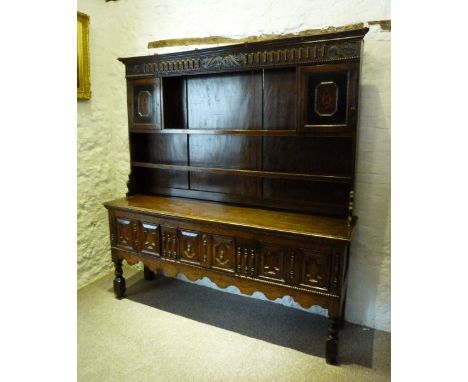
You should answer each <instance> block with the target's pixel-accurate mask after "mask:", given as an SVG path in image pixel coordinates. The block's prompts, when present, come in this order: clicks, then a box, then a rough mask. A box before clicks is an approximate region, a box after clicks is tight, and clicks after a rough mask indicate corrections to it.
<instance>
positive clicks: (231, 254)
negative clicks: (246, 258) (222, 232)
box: [211, 235, 235, 273]
mask: <svg viewBox="0 0 468 382" xmlns="http://www.w3.org/2000/svg"><path fill="white" fill-rule="evenodd" d="M211 253H212V257H211V268H214V269H218V270H222V271H227V272H232V273H234V269H235V242H234V239H233V238H232V237H228V236H218V235H216V236H213V237H212V252H211Z"/></svg>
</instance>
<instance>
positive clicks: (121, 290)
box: [114, 260, 126, 300]
mask: <svg viewBox="0 0 468 382" xmlns="http://www.w3.org/2000/svg"><path fill="white" fill-rule="evenodd" d="M114 265H115V279H114V294H115V297H116V298H118V299H119V300H120V299H121V298H122V297H123V295H124V294H125V289H126V288H125V279H124V278H123V276H122V275H123V271H122V260H114Z"/></svg>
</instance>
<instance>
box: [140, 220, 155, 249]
mask: <svg viewBox="0 0 468 382" xmlns="http://www.w3.org/2000/svg"><path fill="white" fill-rule="evenodd" d="M140 250H141V252H142V253H146V254H148V255H156V256H159V226H158V225H157V224H154V223H148V222H144V221H142V222H141V246H140Z"/></svg>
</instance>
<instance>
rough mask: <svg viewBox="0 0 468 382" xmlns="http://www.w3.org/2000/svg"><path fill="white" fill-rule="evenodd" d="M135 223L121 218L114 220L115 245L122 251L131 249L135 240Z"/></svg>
mask: <svg viewBox="0 0 468 382" xmlns="http://www.w3.org/2000/svg"><path fill="white" fill-rule="evenodd" d="M136 224H137V223H136V221H134V220H132V219H127V218H123V217H116V218H115V245H116V246H117V247H120V248H123V249H133V248H134V244H135V239H136V235H135V234H136V232H135V231H136V230H135V228H136V226H135V225H136Z"/></svg>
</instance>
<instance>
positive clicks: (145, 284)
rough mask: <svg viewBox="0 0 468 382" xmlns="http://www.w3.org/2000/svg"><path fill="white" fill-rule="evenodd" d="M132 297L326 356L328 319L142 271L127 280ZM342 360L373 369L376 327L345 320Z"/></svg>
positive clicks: (182, 314) (260, 338)
mask: <svg viewBox="0 0 468 382" xmlns="http://www.w3.org/2000/svg"><path fill="white" fill-rule="evenodd" d="M125 297H126V298H127V299H128V300H131V301H134V302H138V303H141V304H145V305H147V306H151V307H154V308H156V309H161V310H164V311H166V312H169V313H173V314H177V315H179V316H183V317H186V318H189V319H191V320H195V321H198V322H202V323H205V324H208V325H213V326H216V327H218V328H222V329H226V330H230V331H232V332H236V333H239V334H242V335H245V336H248V337H252V338H256V339H259V340H263V341H266V342H269V343H272V344H275V345H279V346H284V347H287V348H290V349H295V350H298V351H300V352H303V353H306V354H310V355H313V356H318V357H323V358H325V340H326V336H327V325H328V320H327V318H326V317H323V316H319V315H316V314H311V313H308V312H303V311H300V310H298V309H293V308H289V307H285V306H282V305H279V304H272V303H270V302H268V301H262V300H258V299H253V298H246V297H244V296H239V295H235V294H231V293H225V292H221V291H217V290H215V289H211V288H207V287H204V286H199V285H196V284H189V283H187V282H183V281H180V280H177V279H172V278H167V277H164V276H160V275H156V276H155V279H154V280H153V281H145V280H144V279H143V272H138V273H136V274H135V275H133V276H131V277H129V278H128V279H127V291H126V293H125ZM339 340H340V349H339V356H338V357H339V358H338V362H339V363H340V364H358V365H361V366H364V367H368V368H372V354H373V343H374V330H373V329H369V328H364V327H362V326H359V325H355V324H351V323H346V325H345V327H344V329H342V330H340V332H339Z"/></svg>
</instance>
